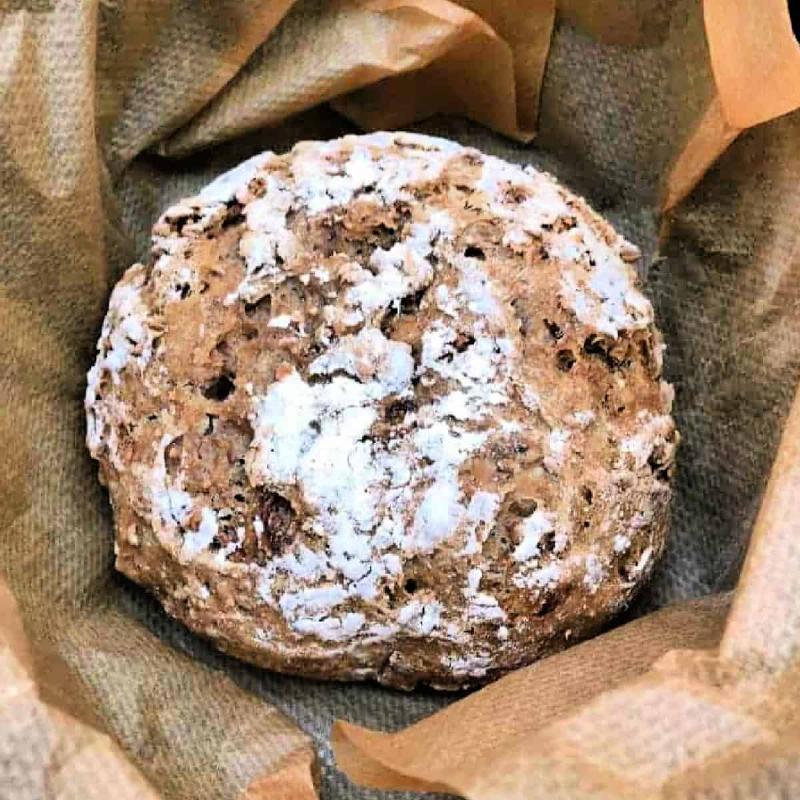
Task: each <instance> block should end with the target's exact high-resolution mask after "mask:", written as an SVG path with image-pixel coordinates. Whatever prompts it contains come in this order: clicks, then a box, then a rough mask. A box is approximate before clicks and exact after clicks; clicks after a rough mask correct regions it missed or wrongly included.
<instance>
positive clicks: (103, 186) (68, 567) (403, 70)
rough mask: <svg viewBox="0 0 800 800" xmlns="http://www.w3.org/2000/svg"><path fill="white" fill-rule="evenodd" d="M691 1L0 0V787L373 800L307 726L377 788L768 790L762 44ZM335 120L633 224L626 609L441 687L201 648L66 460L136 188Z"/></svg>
mask: <svg viewBox="0 0 800 800" xmlns="http://www.w3.org/2000/svg"><path fill="white" fill-rule="evenodd" d="M726 5H730V4H724V3H721V2H712V0H707V2H705V3H701V2H699V0H635V2H626V3H624V4H621V3H615V2H612V0H592V1H591V2H589V1H588V0H587V2H586V3H581V2H578V0H563V1H562V2H560V3H559V4H558V9H556V10H554V3H553V2H552V1H551V0H532V1H531V2H526V3H518V2H512V1H511V0H509V1H508V2H499V1H498V2H483V0H469V1H468V2H467V1H465V2H448V1H447V0H333V2H323V0H295V2H292V1H291V0H273V1H272V2H266V1H262V2H255V1H254V0H253V1H251V2H246V1H245V0H235V1H234V0H216V1H215V2H210V0H136V2H133V0H128V1H127V2H125V1H124V0H120V1H119V2H100V1H99V0H94V1H92V0H76V2H60V1H59V0H7V1H6V2H2V3H0V248H1V249H0V252H2V256H0V331H2V336H0V446H2V451H1V453H2V455H0V571H2V573H3V577H4V580H5V583H6V584H7V586H8V590H9V592H10V594H3V595H0V798H3V800H5V798H14V800H16V799H17V798H27V797H31V798H56V797H92V796H98V797H108V796H115V795H120V796H122V797H127V796H131V797H143V798H147V797H151V796H152V797H161V798H243V799H246V800H266V798H280V800H284V798H285V800H310V799H311V798H313V797H315V796H317V794H318V793H319V794H321V796H322V797H323V798H340V797H341V798H344V797H347V798H350V797H352V798H365V799H366V798H375V799H377V798H379V797H382V796H384V795H383V792H382V791H381V790H380V789H376V790H373V789H369V788H359V787H357V786H356V785H355V784H354V783H350V782H349V781H348V780H347V778H345V776H344V775H343V774H342V773H341V772H339V771H338V770H337V768H336V766H335V763H334V758H333V753H332V750H331V746H330V736H331V728H332V725H333V722H334V720H335V719H337V718H344V719H346V720H348V721H349V723H350V724H348V725H341V726H339V727H338V728H337V729H336V732H335V739H336V746H337V753H338V755H339V757H340V760H341V766H343V767H344V768H346V769H347V770H348V772H349V773H350V775H351V776H352V777H353V778H354V779H356V780H358V781H360V782H361V783H363V784H369V785H373V786H380V787H384V788H388V787H394V788H403V789H408V790H422V789H448V790H450V791H458V792H462V793H464V794H465V795H467V796H469V797H475V798H489V797H491V798H495V797H496V798H501V797H502V798H510V797H537V796H542V797H545V796H546V797H569V798H581V797H592V798H603V797H628V796H629V797H636V798H641V797H645V798H646V797H684V796H686V797H689V796H692V797H700V796H703V797H762V796H763V797H773V796H793V794H800V789H797V787H796V782H797V781H798V780H800V767H799V766H798V764H799V763H800V759H798V753H799V752H800V748H798V747H797V746H796V727H795V726H796V722H795V720H796V718H797V709H796V708H795V705H794V701H793V699H792V698H794V697H797V696H798V694H799V693H800V692H799V690H800V680H799V679H798V677H797V674H796V668H797V662H796V652H797V641H796V639H797V629H800V624H798V614H800V611H798V608H800V604H798V603H797V602H795V598H796V597H797V596H798V591H797V589H798V587H797V585H796V582H797V580H798V578H797V577H795V576H797V575H799V574H800V570H798V564H797V560H798V557H797V552H796V547H797V545H796V542H797V541H798V536H797V533H798V532H797V530H796V529H795V528H793V526H794V525H795V524H796V522H795V517H797V511H798V508H797V507H798V504H799V502H798V499H797V497H798V493H800V489H798V479H797V476H796V470H797V467H796V465H797V461H798V459H797V456H796V452H795V450H796V442H797V441H798V440H800V434H799V433H798V432H797V430H798V427H799V426H798V423H797V421H796V420H797V413H796V412H795V415H794V416H793V417H792V418H791V420H794V421H790V422H789V423H786V418H787V413H788V410H789V407H790V404H791V399H792V397H793V395H794V392H795V387H796V385H797V380H798V375H800V256H799V254H798V250H799V246H798V232H797V231H798V228H797V225H796V218H797V212H798V210H800V180H799V178H800V116H798V112H796V111H793V108H794V107H795V106H796V105H797V101H796V100H795V99H794V98H795V95H794V94H793V89H792V87H793V86H796V85H797V84H796V82H793V80H794V79H793V77H792V76H793V75H795V74H796V73H795V72H793V70H796V56H795V55H792V53H795V52H796V51H795V49H794V48H796V44H795V43H794V40H793V38H792V34H791V28H790V25H789V22H788V14H787V12H786V10H785V6H782V5H781V3H778V2H776V3H772V2H764V3H763V4H757V5H758V8H757V9H754V10H752V11H748V8H750V6H751V5H754V4H734V5H738V7H737V8H736V10H735V13H734V12H731V14H730V15H727V16H726V14H725V13H724V11H725V8H724V7H725V6H726ZM559 15H560V16H559ZM765 30H767V31H769V35H768V36H763V35H762V33H763V31H765ZM732 37H735V44H731V42H732V41H733V40H732ZM748 82H749V83H748ZM743 87H744V88H743ZM754 93H758V94H759V100H758V103H750V102H749V98H750V97H751V96H752V95H753V94H754ZM737 98H738V99H737ZM434 113H436V114H437V116H434V117H430V115H431V114H434ZM442 114H444V116H443V115H442ZM779 115H782V116H779ZM772 117H779V118H776V119H773V120H772V121H767V120H769V119H770V118H772ZM752 125H757V127H753V128H750V126H752ZM357 126H363V127H368V128H370V127H384V126H405V127H414V128H416V129H419V130H424V131H426V132H429V133H437V134H441V135H446V136H451V137H453V138H455V139H458V140H460V141H462V142H464V143H467V144H473V145H475V146H477V147H480V148H482V149H484V150H486V151H488V152H492V153H495V154H497V155H500V156H502V157H505V158H508V159H510V160H513V161H517V162H519V163H534V164H536V165H538V166H541V167H544V168H546V169H549V170H550V171H552V172H554V173H555V174H556V175H557V176H558V177H560V178H561V179H562V180H564V181H565V182H566V183H567V184H569V185H570V186H571V187H573V188H574V189H576V190H577V191H579V192H582V193H584V194H586V195H587V197H588V198H589V200H590V201H591V202H592V203H593V204H594V205H595V206H596V207H597V208H598V209H599V210H600V211H602V212H603V213H605V214H606V215H607V216H609V217H610V218H611V219H612V221H613V222H614V223H615V224H616V225H618V226H619V227H620V229H621V230H622V231H623V232H624V233H625V234H626V235H627V236H628V237H630V238H632V239H634V240H635V241H637V242H638V243H640V244H641V245H642V246H643V249H644V252H645V259H644V263H643V265H642V274H643V277H645V279H646V282H647V285H648V289H649V292H650V294H651V296H652V297H653V298H654V301H655V304H656V307H657V313H658V315H659V319H660V324H661V326H662V328H663V329H664V331H665V335H666V339H667V343H668V346H669V350H668V353H667V365H668V371H669V377H670V379H671V380H672V381H673V382H674V383H675V385H676V388H677V391H678V396H677V405H676V414H677V417H678V422H679V425H680V427H681V429H682V432H683V434H684V444H683V448H682V452H681V461H680V466H681V469H680V473H679V478H678V483H677V487H676V488H677V497H676V502H675V508H674V515H673V516H674V519H673V526H672V528H673V531H672V538H671V541H670V546H669V549H668V552H667V555H666V557H665V559H664V561H663V562H662V564H661V566H660V568H659V571H658V573H657V575H656V576H655V578H654V580H653V582H652V584H651V586H650V587H649V588H648V589H647V591H646V592H645V593H644V594H643V596H642V598H641V599H640V601H639V602H638V604H637V606H636V607H635V608H634V609H632V610H631V612H630V616H631V617H632V618H633V617H641V619H636V620H635V621H633V622H631V623H630V624H629V625H626V626H624V627H621V628H619V629H618V630H616V631H613V632H611V633H609V634H607V635H605V636H603V637H599V638H598V639H596V640H594V641H592V642H589V643H587V644H585V645H581V646H579V647H577V648H575V649H573V650H571V651H569V652H567V653H565V654H563V655H561V656H558V657H556V658H554V659H551V660H549V661H546V662H543V663H542V664H540V665H536V666H534V667H532V668H530V669H529V670H524V671H522V672H520V673H518V674H515V675H513V676H509V677H508V678H507V679H505V680H504V681H502V682H499V683H497V684H496V685H494V686H492V687H489V688H488V689H486V690H485V691H484V692H479V693H476V694H474V695H471V696H469V697H467V698H465V699H461V700H459V699H458V698H454V697H452V696H442V695H437V694H434V693H428V692H417V693H413V694H411V695H405V694H401V693H397V692H390V691H387V690H382V689H380V688H378V687H375V686H356V685H327V684H320V683H314V682H311V681H303V680H300V679H293V678H289V677H285V676H278V675H272V674H269V673H264V672H260V671H258V670H255V669H251V668H249V667H247V666H245V665H242V664H239V663H237V662H234V661H232V660H231V659H228V658H226V657H223V656H221V655H219V654H217V653H215V652H214V651H213V650H212V648H210V646H208V645H207V644H206V643H204V642H202V641H200V640H198V639H197V638H196V637H193V636H191V635H190V634H188V633H187V632H186V631H185V630H183V629H182V628H181V627H180V626H179V625H177V624H176V623H174V622H172V621H171V620H169V619H167V618H166V616H165V615H164V614H163V612H162V611H161V609H160V608H159V606H158V604H157V603H155V601H153V600H151V599H150V598H148V597H147V596H146V595H144V594H143V593H142V592H141V591H140V590H139V589H138V588H137V587H135V586H133V585H131V584H129V583H128V582H126V581H125V580H123V579H121V578H120V577H119V576H117V575H115V573H114V571H113V568H112V562H113V554H112V547H111V516H110V511H109V508H108V502H107V498H106V496H105V494H104V492H103V491H102V490H101V488H100V487H99V485H98V484H97V480H96V473H95V470H94V467H93V465H92V464H91V462H90V460H89V459H88V457H87V455H86V453H85V449H84V447H83V435H84V428H83V413H82V408H81V405H82V394H83V388H84V375H85V371H86V369H87V368H88V366H89V365H90V363H91V361H92V359H93V348H94V343H95V341H96V338H97V334H98V331H99V325H100V321H101V319H102V314H103V311H104V307H105V304H106V302H107V297H108V293H109V291H110V288H111V286H112V285H113V283H114V281H115V280H116V279H117V278H118V277H119V275H120V274H121V272H122V271H123V270H124V269H125V268H126V267H127V266H128V264H129V263H131V262H132V261H133V260H134V259H135V258H140V257H143V256H144V255H145V253H146V250H147V243H148V233H149V227H150V225H151V223H152V221H153V219H154V218H155V217H156V216H157V214H158V213H159V212H160V210H161V209H162V208H163V207H164V206H165V205H166V204H167V203H168V202H170V201H172V200H174V199H176V198H177V197H179V196H181V195H184V194H189V193H192V192H193V191H195V190H196V189H197V188H198V187H199V186H200V185H202V184H203V183H204V182H205V181H207V180H209V179H210V178H211V177H213V176H214V175H215V174H217V173H218V172H220V171H221V170H223V169H226V168H228V167H230V166H232V165H233V164H235V163H237V162H238V161H239V160H241V159H243V158H245V157H247V156H249V155H252V154H253V153H255V152H259V151H261V150H264V149H275V150H284V149H287V148H288V147H291V145H292V144H294V143H295V142H296V141H298V140H300V139H303V138H328V137H331V136H336V135H340V134H342V133H344V132H347V131H350V130H354V129H356V127H357ZM747 128H749V130H744V129H747ZM743 131H744V132H743ZM534 133H536V138H535V140H534V141H533V144H532V145H530V144H523V143H529V142H530V140H531V137H532V136H533V134H534ZM726 148H727V149H726ZM723 151H724V154H723V155H722V156H721V157H720V153H723ZM698 181H699V184H698ZM667 209H668V210H669V213H668V214H664V213H663V212H664V210H667ZM784 430H785V433H784V439H783V444H782V445H781V449H780V451H779V455H778V461H777V462H776V465H777V466H776V467H775V468H774V469H773V470H772V475H773V479H772V482H771V483H770V488H769V490H768V493H767V495H766V500H765V502H764V504H763V505H762V504H761V500H762V495H763V491H764V486H765V484H766V478H767V476H768V474H769V473H770V467H771V464H772V462H773V459H774V458H775V454H776V452H778V451H777V449H776V448H777V445H778V441H779V439H780V436H781V432H782V431H784ZM792 442H795V446H794V447H795V450H793V445H792ZM760 505H762V511H761V515H760V516H759V521H758V523H757V526H756V532H755V535H754V538H753V547H752V550H751V554H750V556H749V559H748V562H747V566H746V568H745V571H744V572H743V573H742V576H741V578H740V580H739V584H740V585H739V588H738V589H737V591H736V593H735V596H734V600H733V611H732V612H731V613H730V615H727V608H728V604H729V595H728V594H726V591H727V590H730V589H732V588H733V587H734V585H735V584H736V582H737V579H738V578H739V573H740V569H741V564H742V559H743V557H744V553H745V550H746V547H747V543H748V539H749V536H750V531H751V528H752V526H753V521H754V519H755V517H756V513H757V511H758V509H759V506H760ZM12 596H13V601H12V599H11V598H12ZM704 597H705V598H706V599H704V600H696V601H692V602H690V603H688V604H683V605H681V604H678V605H677V606H675V607H674V608H671V609H670V608H667V609H666V610H663V611H659V612H657V613H653V614H647V615H646V612H650V611H654V610H655V609H657V608H661V607H664V606H669V605H670V604H674V603H676V602H678V601H685V600H687V599H689V598H704ZM12 609H15V610H12ZM454 701H455V702H454ZM442 709H444V710H442ZM437 711H439V712H440V713H439V714H434V712H437ZM426 717H429V719H425V720H424V721H423V722H420V723H419V724H417V725H414V726H412V727H409V728H408V730H406V731H404V732H401V733H398V734H395V735H389V736H386V735H382V734H379V733H372V732H370V731H369V730H368V729H376V730H387V729H388V730H401V729H404V728H406V727H407V726H409V725H411V724H412V723H415V722H417V721H418V720H420V719H422V718H426ZM432 755H433V756H435V757H434V758H432V757H431V756H432ZM781 792H782V793H783V795H781ZM537 793H538V794H537Z"/></svg>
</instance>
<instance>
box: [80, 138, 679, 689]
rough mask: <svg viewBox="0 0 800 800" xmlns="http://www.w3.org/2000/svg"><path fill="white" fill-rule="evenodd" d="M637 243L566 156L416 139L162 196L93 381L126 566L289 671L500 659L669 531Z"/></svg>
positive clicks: (192, 616)
mask: <svg viewBox="0 0 800 800" xmlns="http://www.w3.org/2000/svg"><path fill="white" fill-rule="evenodd" d="M637 257H638V252H637V250H636V248H635V247H633V246H632V245H630V244H629V243H628V242H626V241H625V240H624V239H623V238H622V237H620V236H619V235H618V234H617V233H616V232H615V231H614V230H613V229H612V228H611V227H610V225H608V223H606V222H605V221H604V220H602V219H601V218H600V217H599V216H598V215H597V214H595V213H594V212H593V211H592V210H591V209H589V207H588V206H587V205H586V203H585V202H584V201H583V200H582V199H580V198H578V197H576V196H574V195H572V194H571V193H569V192H568V191H567V190H565V189H564V188H562V187H561V186H559V185H558V183H556V181H555V180H554V179H553V178H551V177H550V176H548V175H546V174H544V173H541V172H538V171H536V170H534V169H532V168H530V167H526V168H524V169H523V168H521V167H518V166H516V165H512V164H508V163H506V162H503V161H500V160H499V159H496V158H493V157H491V156H487V155H483V154H481V153H479V152H478V151H476V150H474V149H470V148H465V147H461V146H459V145H457V144H455V143H453V142H450V141H447V140H443V139H437V138H433V137H428V136H421V135H417V134H407V133H377V134H370V135H366V136H346V137H344V138H342V139H338V140H335V141H331V142H303V143H301V144H299V145H297V146H296V147H295V148H294V149H293V150H292V151H291V152H290V153H288V154H285V155H280V156H279V155H275V154H272V153H264V154H262V155H259V156H256V157H254V158H252V159H250V160H249V161H247V162H245V163H244V164H242V165H240V166H239V167H237V168H236V169H235V170H233V171H231V172H230V173H227V174H226V175H224V176H222V177H221V178H219V179H218V180H217V181H215V182H214V183H212V184H210V185H209V186H208V187H206V189H204V190H203V191H202V192H201V193H200V194H199V195H198V196H197V197H194V198H189V199H186V200H183V201H181V202H179V203H178V204H176V205H174V206H173V207H171V208H170V209H168V210H167V211H166V212H165V213H164V214H163V215H162V217H161V219H160V220H159V221H158V223H157V224H156V225H155V227H154V229H153V248H152V253H151V258H150V261H149V263H148V264H146V265H145V264H137V265H134V266H133V267H131V268H130V269H129V270H128V271H127V272H126V273H125V275H124V276H123V278H122V280H121V281H120V282H119V283H118V284H117V286H116V287H115V289H114V291H113V293H112V296H111V300H110V304H109V311H108V315H107V317H106V320H105V323H104V325H103V330H102V334H101V338H100V342H99V344H98V358H97V362H96V364H95V365H94V367H93V368H92V369H91V371H90V373H89V377H88V387H87V392H86V410H87V425H88V432H87V442H88V445H89V448H90V451H91V453H92V455H93V456H94V457H95V458H97V459H98V461H99V462H100V470H101V477H102V479H103V481H104V482H105V483H106V484H107V486H108V488H109V492H110V497H111V501H112V504H113V507H114V513H115V526H116V557H117V567H118V568H119V569H120V570H121V571H122V572H124V573H125V574H126V575H128V576H130V577H131V578H133V579H134V580H135V581H137V582H139V583H141V584H142V585H144V586H146V587H147V588H149V589H150V590H151V591H153V592H154V593H155V594H156V595H157V596H158V597H159V598H160V600H161V602H162V603H163V604H164V607H165V608H166V609H167V611H168V612H169V613H170V614H172V615H173V616H175V617H176V618H178V619H180V620H182V621H183V622H184V623H185V624H186V625H188V626H189V627H190V628H191V629H192V630H195V631H197V632H198V633H201V634H203V635H205V636H207V637H210V638H211V639H212V640H213V641H214V642H215V643H216V645H217V646H218V647H220V648H221V649H223V650H225V651H227V652H230V653H233V654H235V655H237V656H239V657H241V658H243V659H246V660H248V661H250V662H253V663H255V664H259V665H261V666H264V667H268V668H270V669H275V670H281V671H286V672H294V673H299V674H304V675H309V676H316V677H323V678H335V679H366V678H374V679H377V680H379V681H380V682H382V683H385V684H388V685H392V686H397V687H403V688H408V687H411V686H414V685H415V684H418V683H424V684H429V685H432V686H435V687H440V688H458V687H463V686H468V685H473V684H476V683H481V682H485V681H487V680H490V679H492V678H494V677H496V676H498V675H499V674H502V673H503V672H506V671H508V670H511V669H514V668H516V667H519V666H522V665H524V664H527V663H529V662H531V661H533V660H535V659H537V658H539V657H541V656H543V655H546V654H548V653H550V652H553V651H556V650H558V649H561V648H563V647H564V646H565V645H566V644H568V643H570V642H573V641H577V640H579V639H581V638H584V637H586V636H588V635H591V634H592V633H593V632H595V631H597V630H598V629H599V628H600V627H601V626H602V625H603V624H604V623H605V622H606V621H607V620H608V619H609V618H610V616H611V615H613V614H614V613H615V612H616V611H618V610H619V609H621V608H622V607H624V606H625V605H626V604H627V603H628V602H629V601H630V599H631V597H632V596H633V594H634V593H635V591H636V590H637V589H638V588H639V587H640V586H641V584H642V582H643V581H644V580H645V579H646V577H647V575H648V574H649V572H650V570H651V568H652V566H653V564H654V563H655V561H656V559H657V557H658V555H659V553H660V552H661V550H662V547H663V544H664V537H665V527H666V523H667V511H668V503H669V498H670V477H671V473H672V469H673V460H674V452H675V447H676V444H677V439H678V436H677V432H676V430H675V426H674V424H673V421H672V419H671V417H670V407H671V402H672V392H671V389H670V388H669V387H668V386H667V385H666V384H665V383H663V382H662V381H661V369H662V361H661V359H662V350H663V345H662V342H661V338H660V336H659V334H658V332H657V331H656V329H655V327H654V323H653V312H652V307H651V305H650V303H649V302H648V301H647V299H646V298H645V297H644V296H643V295H642V294H641V293H640V291H639V290H638V289H637V288H636V285H635V284H636V280H635V272H634V270H633V268H632V266H631V264H632V262H634V261H635V260H636V258H637Z"/></svg>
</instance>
